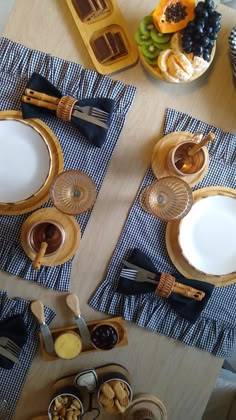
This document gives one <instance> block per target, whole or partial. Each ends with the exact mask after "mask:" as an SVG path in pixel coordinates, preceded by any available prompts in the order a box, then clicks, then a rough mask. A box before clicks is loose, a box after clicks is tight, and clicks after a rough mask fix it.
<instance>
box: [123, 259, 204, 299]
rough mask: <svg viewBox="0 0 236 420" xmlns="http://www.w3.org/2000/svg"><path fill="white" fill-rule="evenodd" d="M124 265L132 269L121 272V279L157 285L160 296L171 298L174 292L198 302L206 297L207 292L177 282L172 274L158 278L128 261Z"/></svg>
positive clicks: (161, 275)
mask: <svg viewBox="0 0 236 420" xmlns="http://www.w3.org/2000/svg"><path fill="white" fill-rule="evenodd" d="M123 264H124V265H125V266H126V267H130V268H122V270H121V272H120V275H121V277H124V278H126V279H127V280H132V281H137V282H141V283H142V282H146V283H151V284H155V286H156V288H155V292H156V293H157V294H159V295H160V296H163V297H169V296H170V294H171V293H172V292H175V293H177V294H179V295H182V296H185V297H188V298H192V299H194V300H198V301H201V300H202V299H203V298H204V296H205V292H203V291H201V290H199V289H195V288H194V287H192V286H188V285H185V284H182V283H179V282H177V281H176V280H175V278H174V277H173V276H171V275H170V274H167V273H161V274H160V278H157V274H155V273H152V272H151V271H148V270H145V269H144V268H141V267H138V266H136V265H135V264H131V263H130V262H128V261H126V260H123ZM154 279H155V280H154Z"/></svg>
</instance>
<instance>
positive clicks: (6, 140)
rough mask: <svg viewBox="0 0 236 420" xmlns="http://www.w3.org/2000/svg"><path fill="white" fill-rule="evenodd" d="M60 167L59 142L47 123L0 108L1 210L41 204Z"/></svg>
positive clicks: (18, 211)
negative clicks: (0, 109) (25, 117)
mask: <svg viewBox="0 0 236 420" xmlns="http://www.w3.org/2000/svg"><path fill="white" fill-rule="evenodd" d="M62 170H63V155H62V151H61V148H60V144H59V142H58V140H57V138H56V136H55V135H54V133H53V132H52V131H51V130H50V129H49V127H48V126H47V125H46V124H44V123H43V122H42V121H40V120H38V119H27V120H23V119H22V117H21V113H19V112H17V111H2V112H0V214H9V215H10V214H22V213H26V212H28V211H32V210H34V209H36V208H38V207H40V205H41V204H43V203H44V202H45V201H47V199H48V197H49V189H50V185H51V182H52V180H53V179H54V178H55V176H56V175H58V173H59V172H61V171H62Z"/></svg>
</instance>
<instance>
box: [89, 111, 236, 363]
mask: <svg viewBox="0 0 236 420" xmlns="http://www.w3.org/2000/svg"><path fill="white" fill-rule="evenodd" d="M174 131H189V132H191V133H195V132H197V131H202V132H203V133H204V134H205V135H206V134H208V133H209V132H210V131H212V132H213V133H215V135H216V139H215V141H214V142H211V143H210V144H209V146H208V150H209V155H210V165H209V171H208V173H207V175H206V176H205V177H204V179H203V180H202V181H201V182H200V183H199V184H198V185H196V186H195V187H194V189H200V188H203V187H207V186H213V185H222V186H225V187H231V188H234V189H236V176H235V174H236V160H235V156H236V134H233V133H226V132H223V131H222V130H221V129H220V128H216V127H213V126H210V125H209V124H207V123H205V122H203V121H200V120H197V119H195V118H193V117H191V116H190V115H187V114H184V113H182V112H178V111H175V110H173V109H168V110H167V112H166V116H165V124H164V133H163V134H164V135H166V134H169V133H171V132H174ZM154 180H155V177H154V175H153V173H152V170H151V169H149V170H148V171H147V173H146V175H145V177H144V180H143V182H142V185H141V187H140V190H139V192H138V194H137V197H136V199H135V201H134V204H133V206H132V207H131V209H130V213H129V215H128V218H127V221H126V224H125V226H124V229H123V232H122V234H121V237H120V239H119V242H118V244H117V246H116V249H115V252H114V254H113V257H112V260H111V262H110V265H109V267H108V272H107V276H106V278H105V279H104V281H103V282H102V284H101V285H100V286H99V287H98V289H97V290H96V291H95V293H94V295H93V296H92V298H91V300H90V302H89V304H90V305H91V306H92V307H93V308H94V309H97V310H99V311H101V312H105V313H107V314H111V315H119V316H121V315H122V316H123V317H124V318H125V319H126V320H127V321H132V322H135V323H136V324H138V325H139V326H141V327H144V328H148V329H149V330H151V331H155V332H158V333H160V334H164V335H167V336H169V337H171V338H174V339H178V340H181V341H183V342H184V343H185V344H187V345H189V346H196V347H198V348H199V349H202V350H206V351H208V352H210V353H212V354H214V355H216V356H219V357H228V356H230V355H231V354H232V351H233V349H234V347H235V344H236V284H232V285H230V286H225V287H215V288H214V290H213V293H212V296H211V298H210V299H209V301H208V303H207V305H206V307H205V308H204V310H203V311H202V312H201V315H200V316H199V318H198V319H197V321H196V322H195V323H190V322H189V321H188V320H186V319H184V318H182V317H181V316H180V315H179V314H178V313H177V312H175V310H174V309H173V308H172V307H171V305H170V303H169V302H168V301H167V300H166V299H163V298H161V297H159V296H158V295H157V294H155V293H147V294H141V295H136V296H135V295H124V294H120V293H117V292H116V288H117V285H118V281H119V275H120V271H121V268H122V260H123V259H127V258H128V257H129V256H130V254H131V252H132V250H133V249H134V248H138V249H140V250H141V251H143V252H144V253H145V254H146V255H147V256H148V257H149V258H150V259H151V261H152V262H153V264H154V265H155V267H156V270H157V271H159V272H167V273H171V274H173V275H176V274H178V272H177V270H176V268H175V267H174V265H173V264H172V262H171V260H170V258H169V256H168V253H167V250H166V245H165V230H166V223H164V222H162V221H161V220H159V219H157V218H155V217H153V216H152V215H150V214H148V213H146V212H144V211H143V210H142V208H141V206H140V204H139V195H140V191H141V190H142V189H143V188H144V187H146V186H147V185H149V184H151V183H152V182H153V181H154Z"/></svg>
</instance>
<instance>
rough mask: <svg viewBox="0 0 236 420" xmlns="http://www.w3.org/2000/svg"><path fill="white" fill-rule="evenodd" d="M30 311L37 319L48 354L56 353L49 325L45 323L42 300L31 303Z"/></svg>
mask: <svg viewBox="0 0 236 420" xmlns="http://www.w3.org/2000/svg"><path fill="white" fill-rule="evenodd" d="M30 309H31V311H32V313H33V314H34V316H35V318H36V319H37V321H38V323H39V325H40V330H41V333H42V336H43V341H44V347H45V350H46V352H47V353H54V341H53V338H52V334H51V331H50V329H49V328H48V326H47V324H46V323H45V315H44V306H43V303H42V302H41V301H40V300H35V301H34V302H32V303H31V305H30Z"/></svg>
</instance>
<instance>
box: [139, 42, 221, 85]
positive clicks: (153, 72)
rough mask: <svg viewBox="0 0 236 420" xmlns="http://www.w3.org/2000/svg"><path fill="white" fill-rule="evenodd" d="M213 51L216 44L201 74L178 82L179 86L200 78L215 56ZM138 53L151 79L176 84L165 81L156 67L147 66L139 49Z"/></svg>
mask: <svg viewBox="0 0 236 420" xmlns="http://www.w3.org/2000/svg"><path fill="white" fill-rule="evenodd" d="M215 51H216V44H215V45H214V47H213V49H212V52H211V60H210V62H209V65H208V67H207V68H206V69H204V70H203V71H202V72H201V73H199V74H198V75H196V76H195V77H191V78H190V79H189V80H185V81H179V84H182V83H189V82H192V81H193V80H197V79H199V77H201V76H202V75H203V74H204V73H205V72H206V71H207V70H208V69H209V67H210V65H211V63H212V60H213V58H214V56H215ZM138 53H139V59H140V61H141V63H142V65H143V67H144V68H145V69H146V70H147V71H148V73H150V74H151V75H152V76H153V77H155V79H160V80H163V82H167V83H174V84H178V83H175V82H171V81H169V80H166V79H165V77H164V76H163V75H162V73H161V70H160V69H159V68H158V67H153V66H150V64H148V62H147V61H146V60H145V58H144V55H143V53H142V50H141V47H138Z"/></svg>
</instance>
